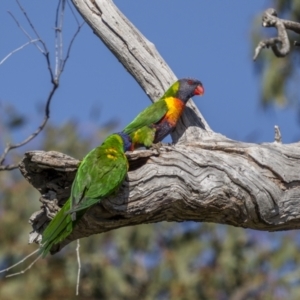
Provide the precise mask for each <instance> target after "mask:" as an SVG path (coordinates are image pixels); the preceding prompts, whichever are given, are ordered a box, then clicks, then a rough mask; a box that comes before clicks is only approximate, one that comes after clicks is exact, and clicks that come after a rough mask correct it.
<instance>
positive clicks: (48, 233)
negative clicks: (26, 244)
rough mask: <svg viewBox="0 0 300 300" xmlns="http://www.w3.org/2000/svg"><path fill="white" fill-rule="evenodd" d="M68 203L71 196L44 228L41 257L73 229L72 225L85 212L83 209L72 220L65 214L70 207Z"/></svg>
mask: <svg viewBox="0 0 300 300" xmlns="http://www.w3.org/2000/svg"><path fill="white" fill-rule="evenodd" d="M70 205H71V198H69V199H68V200H67V202H66V203H65V204H64V206H63V207H62V208H61V209H60V211H59V212H58V213H57V214H56V216H55V217H54V218H53V219H52V220H51V222H50V223H49V224H48V226H47V227H46V229H45V230H44V232H43V238H42V242H41V249H40V251H41V253H42V256H43V257H45V256H46V255H47V254H48V253H49V251H50V250H51V248H52V246H53V245H55V244H58V243H60V242H61V241H63V240H64V239H65V238H66V237H67V236H68V235H69V234H70V233H71V232H72V231H73V228H74V226H75V225H76V224H77V222H78V221H79V220H80V218H81V217H82V216H83V214H84V213H85V211H81V212H80V214H78V215H77V220H76V221H75V222H74V221H73V220H72V218H71V216H70V215H69V214H66V211H68V210H69V209H70V207H71V206H70Z"/></svg>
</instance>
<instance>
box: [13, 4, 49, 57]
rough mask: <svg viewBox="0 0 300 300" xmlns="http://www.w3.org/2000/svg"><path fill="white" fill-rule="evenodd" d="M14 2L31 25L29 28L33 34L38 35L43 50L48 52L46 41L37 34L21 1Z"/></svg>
mask: <svg viewBox="0 0 300 300" xmlns="http://www.w3.org/2000/svg"><path fill="white" fill-rule="evenodd" d="M16 2H17V4H18V6H19V8H20V10H21V11H22V13H23V15H24V17H25V18H26V20H27V22H28V24H29V26H30V27H31V29H32V30H33V32H34V33H35V35H36V36H37V37H38V39H39V40H40V41H41V44H42V45H43V47H44V50H45V52H49V51H48V49H47V45H46V43H45V42H44V41H43V40H42V39H41V37H40V35H39V34H38V32H37V30H36V29H35V27H34V25H33V24H32V22H31V20H30V18H29V17H28V15H27V12H26V10H25V9H24V7H23V6H22V5H21V3H20V2H19V0H16Z"/></svg>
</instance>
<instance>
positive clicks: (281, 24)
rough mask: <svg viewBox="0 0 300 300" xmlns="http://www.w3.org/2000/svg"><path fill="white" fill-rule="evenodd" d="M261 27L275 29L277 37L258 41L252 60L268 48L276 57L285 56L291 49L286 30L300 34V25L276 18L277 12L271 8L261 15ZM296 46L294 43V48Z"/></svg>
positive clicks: (296, 43)
mask: <svg viewBox="0 0 300 300" xmlns="http://www.w3.org/2000/svg"><path fill="white" fill-rule="evenodd" d="M262 26H264V27H275V28H276V29H277V31H278V36H277V37H274V38H270V39H265V40H262V41H260V42H259V44H258V45H257V47H256V49H255V53H254V57H253V60H256V59H257V57H258V55H259V53H260V52H261V50H262V49H264V48H269V47H271V49H272V50H273V52H274V54H275V55H276V56H277V57H284V56H286V55H287V54H288V53H289V52H290V49H291V45H290V41H289V37H288V34H287V30H292V31H294V32H296V33H298V34H300V23H297V22H293V21H289V20H284V19H280V18H278V17H277V12H276V10H275V9H273V8H268V9H267V10H266V11H265V12H264V13H263V16H262ZM298 45H299V43H298V42H297V41H295V42H294V46H298Z"/></svg>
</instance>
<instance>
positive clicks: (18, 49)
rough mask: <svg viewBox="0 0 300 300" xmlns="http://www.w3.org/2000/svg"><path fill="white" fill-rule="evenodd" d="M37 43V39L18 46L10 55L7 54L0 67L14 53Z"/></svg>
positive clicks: (0, 62)
mask: <svg viewBox="0 0 300 300" xmlns="http://www.w3.org/2000/svg"><path fill="white" fill-rule="evenodd" d="M38 41H39V40H38V39H35V40H31V41H29V42H27V43H25V44H23V45H22V46H20V47H19V48H17V49H15V50H13V51H11V52H10V53H8V54H7V55H6V56H5V57H4V58H3V59H2V60H1V61H0V65H2V64H3V63H4V62H5V61H6V60H7V59H8V58H9V57H10V56H12V55H13V54H14V53H16V52H18V51H20V50H22V49H23V48H25V47H26V46H28V45H30V44H32V43H36V42H38Z"/></svg>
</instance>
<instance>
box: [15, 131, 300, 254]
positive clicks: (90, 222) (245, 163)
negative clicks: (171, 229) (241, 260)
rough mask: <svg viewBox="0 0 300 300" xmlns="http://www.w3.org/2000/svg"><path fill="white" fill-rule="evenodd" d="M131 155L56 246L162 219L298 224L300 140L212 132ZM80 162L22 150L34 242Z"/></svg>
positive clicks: (269, 226) (264, 226) (271, 227)
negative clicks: (114, 188)
mask: <svg viewBox="0 0 300 300" xmlns="http://www.w3.org/2000/svg"><path fill="white" fill-rule="evenodd" d="M128 159H129V162H130V166H131V170H130V172H129V173H128V178H127V179H126V181H125V182H124V184H123V186H122V188H121V189H120V190H119V192H118V194H117V195H114V196H111V197H109V198H107V199H105V200H103V201H101V202H100V203H99V204H98V205H96V206H95V207H93V208H91V209H90V210H89V211H88V212H87V213H86V215H85V216H84V218H83V220H82V221H81V222H79V224H78V225H77V226H76V228H75V230H74V233H73V234H72V235H71V236H70V237H69V238H68V239H67V240H66V241H65V242H64V243H63V245H61V246H64V245H66V244H67V243H69V242H70V241H72V240H74V239H77V238H81V237H84V236H89V235H92V234H96V233H101V232H105V231H108V230H112V229H116V228H120V227H123V226H129V225H137V224H142V223H153V222H159V221H177V222H178V221H185V220H193V221H198V222H202V221H206V222H215V223H221V224H230V225H234V226H240V227H245V228H253V229H258V230H268V231H276V230H288V229H296V228H300V201H299V199H300V172H299V170H300V147H299V143H297V144H290V145H282V144H280V143H271V144H262V145H256V144H246V143H240V142H236V141H233V140H229V139H226V138H224V137H223V136H221V135H217V134H214V135H212V136H211V137H210V138H207V139H205V140H202V141H197V142H193V143H189V144H185V145H183V144H182V145H174V146H163V147H162V148H161V149H160V150H159V152H157V150H140V151H135V152H132V153H128ZM77 163H78V161H77V160H75V159H72V158H70V157H67V156H62V154H60V153H57V152H42V151H33V152H28V153H27V154H26V156H25V158H24V160H23V162H22V164H21V166H20V169H21V171H22V173H23V175H24V176H25V178H27V179H28V180H29V182H30V183H31V184H32V185H33V186H34V187H36V188H37V189H38V190H39V191H40V192H41V194H42V197H41V200H42V202H43V203H44V205H43V208H42V210H41V211H40V212H38V213H35V214H34V215H33V217H31V223H32V224H33V228H34V232H33V233H32V234H31V238H30V239H31V241H33V240H39V238H40V236H39V233H40V232H42V230H43V228H44V227H45V225H47V218H46V212H47V211H52V213H53V212H55V211H56V210H57V209H58V208H57V207H56V206H55V205H53V203H57V202H58V203H59V204H60V205H62V204H63V203H64V201H65V200H66V199H67V198H68V195H69V192H70V185H71V183H72V179H73V177H74V175H75V171H76V166H77ZM49 200H50V201H49ZM53 200H54V201H53ZM46 208H47V209H46ZM56 250H57V249H56Z"/></svg>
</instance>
